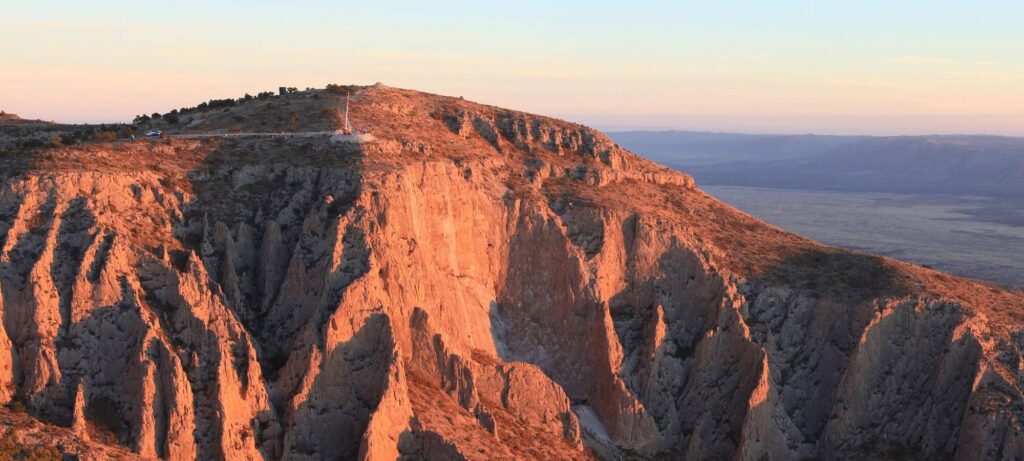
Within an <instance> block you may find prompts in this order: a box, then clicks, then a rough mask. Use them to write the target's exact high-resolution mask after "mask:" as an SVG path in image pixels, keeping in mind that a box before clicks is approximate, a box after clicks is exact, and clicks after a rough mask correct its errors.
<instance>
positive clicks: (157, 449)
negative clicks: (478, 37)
mask: <svg viewBox="0 0 1024 461" xmlns="http://www.w3.org/2000/svg"><path fill="white" fill-rule="evenodd" d="M281 98H282V99H281V100H278V101H271V102H268V103H260V104H263V106H258V107H257V106H253V107H250V108H247V109H246V110H247V111H249V113H252V114H257V113H259V114H263V115H262V116H261V118H260V119H259V120H260V124H264V123H268V122H267V121H268V120H269V121H270V122H269V123H271V124H272V123H273V121H274V120H286V121H294V120H305V119H316V120H319V121H318V122H316V123H319V124H322V125H324V126H325V127H331V126H336V125H331V124H333V123H336V121H337V110H338V108H339V107H340V104H341V100H343V99H344V97H339V96H337V95H332V94H330V93H328V92H311V93H300V94H293V95H288V96H282V97H281ZM286 98H292V99H286ZM350 109H351V114H350V116H351V119H352V120H353V122H354V125H355V126H356V128H357V129H359V130H366V131H370V132H371V133H372V134H373V138H374V141H373V142H366V143H352V142H336V141H337V139H335V140H332V139H331V138H330V137H329V136H326V135H322V136H318V135H314V134H309V133H308V132H309V131H316V130H319V129H322V128H323V127H320V125H317V126H316V127H315V128H313V129H305V128H303V127H302V126H301V124H299V125H296V127H295V129H294V130H292V131H302V132H305V134H301V135H300V134H299V133H294V134H289V133H287V132H285V133H279V134H276V135H273V136H270V135H255V134H253V135H238V136H231V137H223V136H209V137H197V136H194V134H195V133H199V132H201V131H200V130H199V129H193V130H191V131H190V133H192V134H191V135H189V136H180V137H173V136H172V137H169V138H164V139H159V140H146V141H138V142H134V143H129V142H113V143H87V144H82V145H79V146H75V147H65V148H60V149H47V150H39V151H34V152H29V153H25V154H21V155H8V156H5V157H0V167H2V170H0V176H2V186H0V316H2V322H0V401H3V402H14V403H17V404H19V405H24V406H25V407H26V408H27V411H28V413H29V414H30V415H32V417H33V418H35V419H36V420H39V421H42V422H45V423H48V424H50V425H54V426H61V427H63V428H67V429H68V430H70V431H72V432H73V433H74V434H75V435H76V437H78V438H80V439H82V440H89V441H92V442H91V443H105V444H109V445H119V446H121V447H122V448H125V449H127V450H130V451H131V452H133V453H135V454H136V455H138V456H140V457H148V458H161V459H169V460H191V459H204V460H205V459H226V460H236V459H237V460H243V459H261V460H278V459H288V460H319V459H370V460H379V459H397V458H401V459H595V458H596V459H693V460H696V459H800V458H825V459H848V458H872V459H876V458H881V459H886V458H915V457H916V458H922V459H937V458H958V459H1015V458H1019V457H1021V456H1024V435H1022V432H1021V430H1022V429H1021V417H1022V416H1024V415H1022V409H1024V405H1022V394H1021V386H1022V381H1021V380H1022V377H1024V375H1022V372H1021V366H1022V362H1021V350H1022V348H1024V295H1021V293H1019V292H1010V291H1004V290H1001V289H999V288H995V287H991V286H987V285H983V284H980V283H977V282H973V281H969V280H963V279H958V278H955V277H951V276H948V275H945V274H942V273H938V272H934V271H931V270H929V269H926V268H922V267H916V266H911V265H908V264H904V263H900V262H898V261H894V260H891V259H887V258H883V257H878V256H872V255H867V254H862V253H856V252H850V251H844V250H839V249H835V248H830V247H826V246H822V245H820V244H817V243H815V242H813V241H809V240H806V239H803V238H801V237H798V236H795V235H792V234H788V233H786V232H784V231H782V230H780V229H778V228H775V227H772V226H770V225H768V224H765V223H763V222H760V221H758V220H756V219H754V218H751V217H749V216H746V215H744V214H742V213H740V212H739V211H737V210H735V209H732V208H730V207H728V206H727V205H724V204H722V203H721V202H718V201H717V200H715V199H713V198H712V197H710V196H708V195H706V194H704V193H703V192H701V191H700V189H698V188H696V186H695V185H694V183H693V181H692V180H691V179H690V178H689V177H688V176H686V175H684V174H682V173H678V172H675V171H672V170H669V169H667V168H664V167H662V166H660V165H657V164H655V163H652V162H649V161H647V160H644V159H642V158H640V157H638V156H636V155H634V154H632V153H630V152H628V151H625V150H624V149H622V148H620V147H619V146H617V145H615V144H614V143H613V142H612V141H611V140H609V139H608V138H606V137H605V136H604V135H602V134H601V133H599V132H596V131H594V130H592V129H589V128H586V127H583V126H579V125H575V124H571V123H567V122H563V121H559V120H555V119H550V118H546V117H541V116H535V115H529V114H524V113H520V112H515V111H510V110H505V109H500V108H496V107H491V106H484V105H480V104H475V103H470V102H467V101H464V100H462V99H457V98H449V97H442V96H436V95H429V94H424V93H418V92H414V91H408V90H399V89H393V88H387V87H383V86H375V87H365V88H361V89H359V90H358V92H357V93H356V94H355V95H354V97H353V101H352V104H351V108H350ZM261 111H262V112H261ZM275 111H276V112H275ZM287 111H295V112H290V113H300V112H301V113H300V116H299V117H292V116H290V113H289V112H287ZM247 117H249V118H248V120H252V119H253V118H252V117H254V116H252V115H245V116H242V115H237V116H236V117H232V116H231V113H230V112H226V113H220V112H218V113H217V114H214V115H211V116H210V117H208V120H212V119H214V118H215V119H216V120H218V123H217V124H216V126H217V128H218V129H222V128H223V129H225V130H227V128H226V125H224V124H225V123H232V122H231V121H232V120H236V121H238V123H240V124H242V125H243V126H240V127H237V129H235V130H234V131H241V132H243V133H244V132H247V131H248V132H277V131H278V130H275V129H273V126H271V127H270V129H267V128H266V127H263V128H261V127H260V126H244V124H245V120H247ZM289 123H291V122H289ZM311 123H312V122H311ZM190 126H193V127H195V126H199V127H200V128H201V127H202V126H203V125H201V124H192V125H190ZM217 133H220V132H217ZM207 134H210V133H207ZM879 225H884V223H880V224H879Z"/></svg>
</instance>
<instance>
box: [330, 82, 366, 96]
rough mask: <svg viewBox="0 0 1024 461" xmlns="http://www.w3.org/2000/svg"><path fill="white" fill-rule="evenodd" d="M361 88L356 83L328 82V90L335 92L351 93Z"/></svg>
mask: <svg viewBox="0 0 1024 461" xmlns="http://www.w3.org/2000/svg"><path fill="white" fill-rule="evenodd" d="M357 89H359V88H358V87H356V86H355V85H336V84H334V83H329V84H327V91H329V92H331V93H334V94H349V93H355V92H356V90H357Z"/></svg>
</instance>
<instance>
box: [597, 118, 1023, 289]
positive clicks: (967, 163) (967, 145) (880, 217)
mask: <svg viewBox="0 0 1024 461" xmlns="http://www.w3.org/2000/svg"><path fill="white" fill-rule="evenodd" d="M610 136H611V137H612V138H613V139H615V140H616V141H617V142H619V143H620V144H622V145H623V146H624V147H626V148H628V149H631V150H633V151H634V152H638V153H641V154H642V155H644V156H645V157H647V158H650V159H652V160H655V161H658V162H660V163H662V164H665V165H668V166H671V167H673V168H676V169H679V170H681V171H686V172H688V173H690V174H692V175H693V176H694V178H695V179H696V181H697V182H698V184H700V185H701V186H702V187H703V188H704V189H705V190H707V191H708V192H709V193H711V194H713V195H715V196H716V197H718V198H720V199H722V200H724V201H726V202H728V203H730V204H732V205H733V206H736V207H738V208H740V209H742V210H744V211H746V212H748V213H750V214H752V215H754V216H757V217H759V218H761V219H764V220H766V221H768V222H771V223H773V224H775V225H778V226H780V227H782V228H784V229H787V230H790V231H793V232H797V233H799V234H802V235H806V236H808V237H811V238H814V239H816V240H820V241H822V242H825V243H829V244H833V245H839V246H844V247H847V248H851V249H857V250H862V251H869V252H873V253H880V254H885V255H889V256H892V257H895V258H900V259H904V260H906V261H910V262H914V263H918V264H925V265H929V266H933V267H936V268H938V269H942V270H946V271H949V272H952V273H955V274H959V275H963V276H967V277H974V278H979V279H984V280H990V281H993V282H997V283H1003V284H1009V285H1014V286H1017V287H1024V138H1013V137H999V136H899V137H872V136H816V135H747V134H731V133H707V132H685V131H661V132H658V131H633V132H612V133H610Z"/></svg>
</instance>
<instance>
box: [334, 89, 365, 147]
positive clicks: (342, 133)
mask: <svg viewBox="0 0 1024 461" xmlns="http://www.w3.org/2000/svg"><path fill="white" fill-rule="evenodd" d="M350 101H351V99H350V98H349V95H348V94H346V95H345V125H344V126H343V127H342V129H340V130H338V131H336V132H335V133H334V136H331V142H351V143H357V144H362V143H367V142H371V141H373V140H374V138H373V135H372V134H370V133H367V132H361V131H358V130H353V129H352V124H351V122H349V120H348V105H349V102H350Z"/></svg>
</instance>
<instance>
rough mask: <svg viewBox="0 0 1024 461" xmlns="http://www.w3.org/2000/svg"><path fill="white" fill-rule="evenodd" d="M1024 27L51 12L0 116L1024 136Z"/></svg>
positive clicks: (938, 17) (13, 64)
mask: <svg viewBox="0 0 1024 461" xmlns="http://www.w3.org/2000/svg"><path fill="white" fill-rule="evenodd" d="M1022 13H1024V4H1020V3H1014V2H987V3H985V4H977V3H968V2H958V3H944V4H943V5H942V7H941V8H937V7H935V5H933V4H932V3H929V2H923V1H908V2H900V3H899V4H891V3H890V2H883V1H881V0H875V1H868V2H860V3H858V4H856V5H838V4H824V3H803V2H799V3H798V2H794V3H786V4H774V5H771V4H749V3H741V2H682V3H671V4H666V3H663V2H639V3H633V4H629V5H623V4H620V3H613V2H586V3H583V2H562V3H558V4H547V3H545V2H538V1H524V2H520V3H519V4H517V7H516V8H504V7H502V6H500V5H491V4H481V3H475V2H461V1H449V2H433V3H430V4H420V3H417V2H408V1H403V2H393V3H391V4H388V5H370V4H350V5H337V4H335V3H333V2H327V1H323V0H318V1H304V2H295V3H291V4H289V5H279V4H275V3H274V2H268V1H256V2H230V1H213V2H190V1H183V2H177V3H176V4H175V6H174V7H173V8H170V7H164V6H161V5H157V4H138V3H137V2H123V1H110V0H106V1H99V2H91V3H88V4H79V3H67V2H56V1H48V0H39V1H35V2H19V3H16V4H12V5H7V7H6V8H5V14H4V17H3V18H0V40H2V41H3V42H4V43H6V44H8V46H4V47H2V48H0V62H4V64H5V66H4V67H5V68H4V72H2V73H0V110H4V111H7V112H11V113H16V114H19V115H21V116H23V117H26V118H41V119H45V120H57V121H64V122H84V121H89V122H114V121H126V120H130V119H131V118H132V117H133V116H134V115H137V114H142V113H152V112H154V111H155V112H165V111H168V110H171V109H173V108H178V107H183V106H191V105H195V104H197V103H199V102H202V101H205V100H208V99H211V98H226V97H238V96H241V95H242V94H244V93H247V92H248V93H250V94H255V93H256V92H259V91H266V90H276V88H277V87H278V86H281V85H285V86H294V87H298V88H305V87H323V86H324V85H326V84H327V83H358V84H372V83H374V82H377V81H382V82H384V83H386V84H388V85H392V86H397V87H403V88H414V89H418V90H422V91H428V92H433V93H440V94H446V95H452V96H464V97H466V98H467V99H470V100H474V101H480V102H485V103H488V104H493V105H497V106H503V107H509V108H513V109H519V110H524V111H528V112H533V113H540V114H547V115H554V116H560V117H562V118H568V119H571V120H574V121H578V122H581V123H585V124H588V125H594V126H598V127H618V128H623V127H630V128H634V129H635V128H674V129H688V130H714V131H727V132H750V133H780V134H785V133H818V134H917V133H922V134H923V133H929V134H932V133H938V134H943V133H968V134H974V133H985V134H1004V135H1024V128H1018V127H1022V126H1024V123H1022V122H1024V110H1022V108H1024V61H1022V60H1021V56H1020V51H1019V44H1020V43H1024V29H1022V28H1020V27H1019V25H1018V23H1017V22H1018V20H1017V18H1019V17H1020V16H1021V14H1022ZM607 114H614V115H607ZM630 114H632V115H630Z"/></svg>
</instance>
